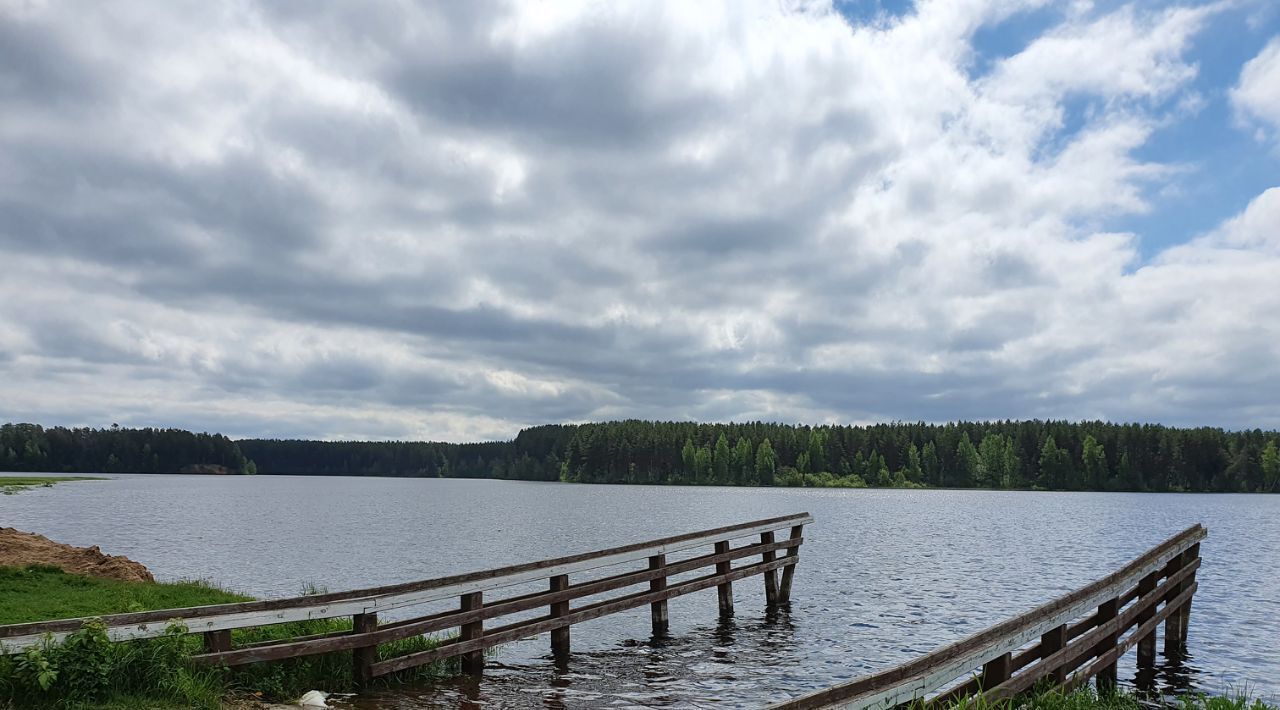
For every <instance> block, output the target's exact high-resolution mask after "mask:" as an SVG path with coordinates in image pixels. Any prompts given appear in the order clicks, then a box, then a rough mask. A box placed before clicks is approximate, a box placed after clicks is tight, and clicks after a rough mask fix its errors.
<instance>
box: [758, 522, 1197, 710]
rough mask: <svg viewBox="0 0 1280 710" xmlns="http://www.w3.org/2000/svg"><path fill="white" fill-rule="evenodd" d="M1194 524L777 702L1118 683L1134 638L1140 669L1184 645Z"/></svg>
mask: <svg viewBox="0 0 1280 710" xmlns="http://www.w3.org/2000/svg"><path fill="white" fill-rule="evenodd" d="M1206 534H1207V532H1206V530H1205V528H1204V527H1203V526H1200V525H1195V526H1192V527H1190V528H1187V529H1186V530H1184V531H1183V532H1181V533H1179V534H1177V535H1175V536H1174V537H1172V538H1169V539H1168V540H1166V541H1165V542H1163V543H1161V544H1159V545H1157V546H1156V547H1154V548H1152V549H1151V550H1149V551H1148V552H1147V553H1146V554H1143V555H1142V556H1140V557H1138V558H1137V559H1135V560H1134V561H1132V562H1130V563H1129V564H1127V565H1125V566H1124V567H1123V568H1122V569H1120V570H1117V571H1116V572H1113V573H1112V574H1109V575H1107V576H1106V577H1103V578H1102V579H1099V580H1098V581H1096V582H1094V583H1092V584H1089V585H1086V586H1084V587H1081V588H1080V589H1077V590H1076V591H1074V592H1071V593H1070V594H1065V595H1063V596H1061V597H1058V598H1057V599H1054V600H1053V601H1051V602H1049V603H1047V604H1045V605H1043V606H1040V607H1038V608H1036V609H1033V610H1031V611H1029V612H1027V613H1026V614H1023V615H1021V616H1018V617H1015V618H1013V619H1009V620H1008V621H1005V622H1002V623H999V624H996V625H995V626H992V627H991V628H988V629H986V630H984V631H980V632H978V633H976V634H974V635H972V636H970V637H968V638H966V639H962V640H961V641H958V642H956V643H954V644H951V645H950V646H946V647H943V648H940V649H938V650H936V651H934V652H932V653H930V654H927V655H925V656H921V657H919V658H916V659H915V660H912V661H909V662H907V663H904V664H902V665H900V666H896V667H894V668H889V669H887V670H884V671H881V672H879V673H874V674H871V675H868V676H863V677H861V678H856V679H853V680H850V681H848V682H846V683H841V684H840V685H836V686H832V687H830V688H826V689H824V690H819V691H817V692H814V693H810V694H809V695H805V696H802V697H799V698H795V699H793V700H789V701H786V702H783V703H779V704H777V705H774V706H773V707H774V708H778V709H786V710H813V709H815V708H854V709H860V708H884V707H892V706H896V705H901V704H904V703H912V702H916V701H923V702H924V703H925V704H926V705H940V704H942V703H945V702H948V701H955V700H959V699H961V698H965V697H970V696H976V695H979V694H980V695H982V696H984V697H985V698H986V699H987V700H991V701H998V700H1002V699H1005V698H1010V697H1012V696H1015V695H1018V694H1020V693H1024V692H1027V691H1029V690H1032V689H1033V688H1039V687H1043V686H1044V685H1050V686H1053V687H1057V688H1061V689H1063V690H1071V689H1073V688H1076V687H1078V686H1080V685H1083V684H1085V683H1088V682H1089V681H1090V680H1092V679H1096V681H1097V683H1098V684H1099V685H1100V686H1103V687H1106V686H1111V685H1114V684H1115V683H1116V662H1117V660H1118V659H1119V658H1120V657H1121V656H1122V655H1124V654H1125V653H1127V652H1128V651H1129V650H1130V649H1132V648H1134V647H1135V646H1136V647H1137V649H1138V654H1137V664H1138V667H1139V668H1150V667H1152V666H1153V665H1154V663H1155V656H1156V632H1157V630H1158V627H1159V626H1160V624H1161V623H1163V624H1164V646H1165V651H1166V653H1168V652H1175V651H1178V650H1181V649H1183V648H1184V647H1185V644H1186V640H1187V624H1188V620H1189V618H1190V615H1191V598H1192V596H1193V595H1194V594H1195V592H1196V570H1197V569H1199V568H1200V540H1202V539H1203V538H1204V537H1205V535H1206Z"/></svg>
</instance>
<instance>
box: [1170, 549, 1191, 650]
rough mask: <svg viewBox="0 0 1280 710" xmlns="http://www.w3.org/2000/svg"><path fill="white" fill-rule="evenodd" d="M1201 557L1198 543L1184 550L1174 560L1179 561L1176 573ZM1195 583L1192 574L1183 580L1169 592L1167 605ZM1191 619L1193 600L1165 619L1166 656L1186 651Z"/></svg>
mask: <svg viewBox="0 0 1280 710" xmlns="http://www.w3.org/2000/svg"><path fill="white" fill-rule="evenodd" d="M1199 556H1200V543H1198V542H1197V543H1196V544H1194V545H1192V546H1191V547H1188V548H1187V549H1186V550H1183V551H1182V554H1181V555H1178V556H1177V557H1175V558H1174V560H1177V567H1176V568H1175V569H1174V571H1175V572H1176V571H1179V570H1181V569H1182V568H1183V567H1186V566H1187V565H1189V564H1191V563H1192V562H1194V561H1195V560H1196V558H1198V557H1199ZM1170 562H1173V560H1170ZM1194 581H1195V575H1194V574H1191V575H1188V576H1187V577H1186V579H1183V580H1182V581H1181V582H1179V583H1178V584H1177V586H1175V587H1174V588H1173V589H1171V590H1169V593H1168V595H1166V596H1165V601H1166V603H1168V602H1172V600H1173V598H1174V597H1177V596H1178V595H1179V594H1182V593H1183V592H1185V591H1186V590H1187V589H1189V588H1190V587H1191V584H1192V582H1194ZM1190 617H1191V600H1190V599H1188V600H1187V601H1186V602H1184V603H1183V605H1182V606H1180V607H1178V608H1177V609H1175V610H1174V611H1173V613H1172V614H1170V615H1169V617H1168V618H1167V619H1165V622H1164V652H1165V654H1166V655H1167V654H1170V653H1180V652H1182V651H1183V650H1185V649H1186V644H1187V622H1188V620H1189V619H1190Z"/></svg>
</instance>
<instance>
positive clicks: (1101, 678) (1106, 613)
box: [1093, 599, 1120, 692]
mask: <svg viewBox="0 0 1280 710" xmlns="http://www.w3.org/2000/svg"><path fill="white" fill-rule="evenodd" d="M1119 612H1120V600H1119V599H1112V600H1110V601H1105V602H1103V603H1102V604H1100V605H1098V625H1099V626H1102V625H1103V624H1106V623H1107V622H1109V621H1111V620H1112V619H1115V618H1116V614H1118V613H1119ZM1119 639H1120V635H1119V634H1117V633H1110V634H1107V635H1106V636H1104V637H1102V640H1101V641H1099V642H1098V643H1097V645H1096V646H1094V647H1093V655H1094V656H1095V657H1097V656H1101V655H1103V654H1105V653H1108V652H1110V651H1113V650H1115V647H1116V643H1117V642H1118V641H1119ZM1097 678H1098V690H1099V691H1100V692H1101V691H1105V690H1110V689H1112V688H1115V687H1116V664H1115V662H1114V661H1112V662H1111V663H1110V664H1108V665H1107V666H1106V667H1104V668H1102V669H1101V670H1099V671H1098V676H1097Z"/></svg>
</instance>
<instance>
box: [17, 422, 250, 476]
mask: <svg viewBox="0 0 1280 710" xmlns="http://www.w3.org/2000/svg"><path fill="white" fill-rule="evenodd" d="M197 468H200V469H203V470H225V471H226V472H228V473H246V472H249V473H252V472H253V467H252V466H250V465H249V462H247V461H245V458H244V456H243V455H242V454H241V453H240V448H239V447H238V446H236V443H235V442H234V441H232V440H231V439H228V438H227V437H225V436H222V435H221V434H193V433H191V432H189V431H184V430H182V429H123V428H121V427H119V426H112V427H111V428H109V429H68V428H65V427H49V428H45V427H42V426H40V425H38V424H5V425H3V426H0V471H41V472H51V473H180V472H185V471H193V470H195V469H197Z"/></svg>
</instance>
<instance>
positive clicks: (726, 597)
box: [716, 540, 733, 617]
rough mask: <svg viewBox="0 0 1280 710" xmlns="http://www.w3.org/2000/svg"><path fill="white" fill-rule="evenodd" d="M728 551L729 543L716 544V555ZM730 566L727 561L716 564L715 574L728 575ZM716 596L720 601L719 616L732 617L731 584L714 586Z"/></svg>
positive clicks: (725, 541) (726, 541)
mask: <svg viewBox="0 0 1280 710" xmlns="http://www.w3.org/2000/svg"><path fill="white" fill-rule="evenodd" d="M728 551H729V541H728V540H724V541H721V542H717V543H716V554H717V555H723V554H725V553H726V552H728ZM730 569H731V565H730V564H729V561H728V560H725V561H723V562H717V563H716V574H729V571H730ZM716 596H718V597H719V599H720V616H722V617H723V616H733V582H725V583H723V584H718V585H716Z"/></svg>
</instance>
